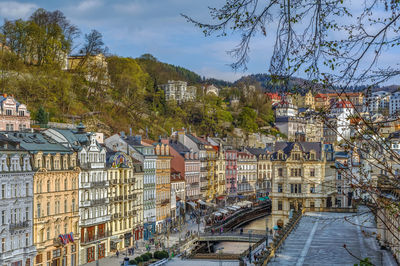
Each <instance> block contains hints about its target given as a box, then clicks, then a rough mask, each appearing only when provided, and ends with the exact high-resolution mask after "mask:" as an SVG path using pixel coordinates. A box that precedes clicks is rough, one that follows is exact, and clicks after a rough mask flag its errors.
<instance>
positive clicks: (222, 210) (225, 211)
mask: <svg viewBox="0 0 400 266" xmlns="http://www.w3.org/2000/svg"><path fill="white" fill-rule="evenodd" d="M219 212H222V213H223V214H228V213H229V212H228V211H227V210H224V209H219Z"/></svg>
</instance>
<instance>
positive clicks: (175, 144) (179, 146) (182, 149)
mask: <svg viewBox="0 0 400 266" xmlns="http://www.w3.org/2000/svg"><path fill="white" fill-rule="evenodd" d="M169 146H170V147H172V148H173V149H174V150H176V151H177V152H179V153H180V154H181V155H182V156H184V155H185V153H188V152H190V149H189V148H188V147H186V146H185V145H183V144H182V143H180V142H179V141H176V140H170V141H169Z"/></svg>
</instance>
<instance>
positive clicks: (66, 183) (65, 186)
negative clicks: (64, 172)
mask: <svg viewBox="0 0 400 266" xmlns="http://www.w3.org/2000/svg"><path fill="white" fill-rule="evenodd" d="M64 190H68V180H67V179H66V178H65V179H64Z"/></svg>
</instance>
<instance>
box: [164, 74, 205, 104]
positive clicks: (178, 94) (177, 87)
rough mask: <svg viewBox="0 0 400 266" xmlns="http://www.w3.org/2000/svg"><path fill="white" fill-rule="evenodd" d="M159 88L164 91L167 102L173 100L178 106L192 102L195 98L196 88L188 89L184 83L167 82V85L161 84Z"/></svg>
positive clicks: (190, 87)
mask: <svg viewBox="0 0 400 266" xmlns="http://www.w3.org/2000/svg"><path fill="white" fill-rule="evenodd" d="M159 87H160V88H161V89H162V90H164V93H165V99H166V100H167V101H171V100H175V101H176V102H177V103H178V104H179V103H182V102H186V101H193V100H194V99H195V98H196V91H197V89H196V87H193V86H189V87H188V86H187V82H186V81H180V80H177V81H175V80H168V83H167V84H162V85H160V86H159Z"/></svg>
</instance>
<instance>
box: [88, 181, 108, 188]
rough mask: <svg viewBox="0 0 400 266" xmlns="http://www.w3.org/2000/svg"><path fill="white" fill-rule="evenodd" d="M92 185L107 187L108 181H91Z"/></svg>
mask: <svg viewBox="0 0 400 266" xmlns="http://www.w3.org/2000/svg"><path fill="white" fill-rule="evenodd" d="M91 185H92V187H105V186H107V185H108V181H97V182H91Z"/></svg>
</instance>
